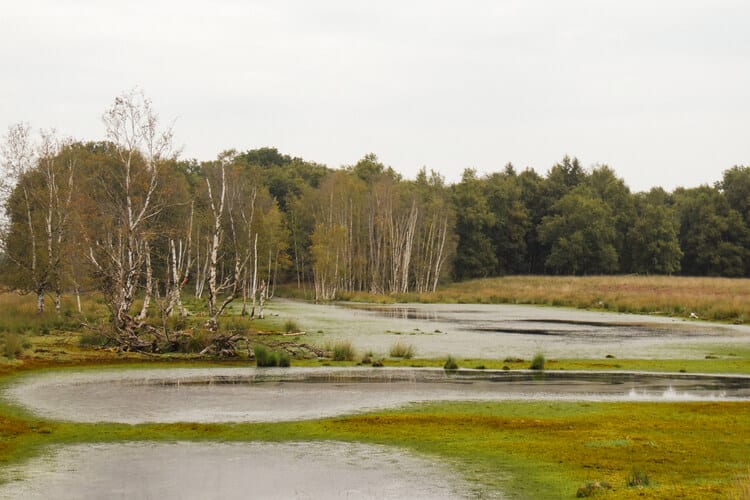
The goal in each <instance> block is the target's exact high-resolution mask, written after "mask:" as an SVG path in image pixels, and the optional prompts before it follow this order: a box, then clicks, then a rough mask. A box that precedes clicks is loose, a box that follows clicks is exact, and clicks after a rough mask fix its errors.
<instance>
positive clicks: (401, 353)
mask: <svg viewBox="0 0 750 500" xmlns="http://www.w3.org/2000/svg"><path fill="white" fill-rule="evenodd" d="M388 354H389V356H390V357H392V358H404V359H411V358H413V357H414V346H413V345H411V344H407V343H406V342H396V343H395V344H393V345H392V346H391V349H390V351H388Z"/></svg>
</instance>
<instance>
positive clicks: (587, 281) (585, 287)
mask: <svg viewBox="0 0 750 500" xmlns="http://www.w3.org/2000/svg"><path fill="white" fill-rule="evenodd" d="M339 298H340V299H341V300H352V301H360V302H374V303H393V302H424V303H438V302H440V303H458V304H462V303H466V304H470V303H471V304H536V305H547V306H559V307H576V308H582V309H598V310H605V311H613V312H627V313H638V314H661V315H666V316H679V317H686V318H687V317H691V314H694V315H696V316H698V317H699V318H700V319H705V320H709V321H726V322H733V323H747V322H750V279H735V278H704V277H698V278H695V277H683V276H638V275H628V276H506V277H502V278H484V279H478V280H471V281H464V282H460V283H452V284H449V285H446V286H443V287H441V288H440V289H439V290H437V291H436V292H432V293H423V294H417V293H407V294H390V295H373V294H368V293H342V294H341V296H340V297H339Z"/></svg>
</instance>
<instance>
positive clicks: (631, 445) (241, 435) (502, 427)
mask: <svg viewBox="0 0 750 500" xmlns="http://www.w3.org/2000/svg"><path fill="white" fill-rule="evenodd" d="M0 437H2V439H1V440H0V465H3V466H7V465H9V464H12V463H18V462H19V461H21V460H23V459H27V458H31V457H33V456H37V455H39V454H40V453H44V449H45V447H47V446H53V445H61V444H74V443H101V442H118V441H179V440H189V441H206V440H210V441H252V440H260V441H285V440H292V441H309V440H339V441H356V442H364V443H376V444H383V445H390V446H396V447H400V448H402V449H407V450H411V451H414V452H418V453H422V454H426V455H428V456H433V457H436V458H439V459H442V460H445V461H447V462H448V463H449V464H451V465H452V466H453V467H454V468H455V469H456V470H457V471H459V472H460V473H462V474H463V475H464V476H465V477H466V478H467V479H469V480H470V481H472V482H474V483H475V484H477V490H478V491H477V492H476V493H477V495H478V496H481V493H482V492H484V493H488V492H492V491H503V492H504V493H505V494H506V495H507V496H508V497H510V498H573V497H575V495H576V492H577V491H578V489H579V488H581V487H583V486H585V485H586V484H587V483H592V484H593V483H599V484H604V483H607V484H608V485H610V486H611V489H610V490H607V492H606V498H635V497H639V498H644V497H645V498H675V497H685V498H727V497H728V496H731V495H732V494H734V493H735V492H737V491H740V490H739V488H740V487H741V485H742V484H743V483H738V482H737V479H736V478H738V477H743V473H744V472H745V471H746V470H747V466H748V457H750V404H747V403H721V404H719V403H658V404H649V403H638V404H632V403H617V404H602V403H568V402H544V403H528V402H503V403H437V404H429V405H415V406H410V407H407V408H404V409H402V410H398V411H388V412H377V413H372V414H366V415H356V416H349V417H342V418H331V419H325V420H320V421H303V422H291V423H274V424H223V425H220V424H152V425H122V424H75V423H67V422H48V421H43V420H39V419H36V418H33V417H31V416H29V415H26V414H24V413H23V412H22V411H19V410H18V409H16V408H13V407H11V406H8V405H0ZM4 469H5V470H6V471H8V468H7V467H5V468H4ZM634 472H637V473H638V474H640V475H642V476H646V477H647V478H648V484H647V485H641V486H640V487H635V486H628V484H627V483H628V478H629V477H631V476H632V475H633V473H634ZM5 474H6V476H5V477H4V479H6V480H8V479H13V477H9V476H7V474H8V473H7V472H6V473H5Z"/></svg>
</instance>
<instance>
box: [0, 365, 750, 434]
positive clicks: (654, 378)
mask: <svg viewBox="0 0 750 500" xmlns="http://www.w3.org/2000/svg"><path fill="white" fill-rule="evenodd" d="M4 395H5V397H6V398H8V399H10V400H12V401H14V402H16V403H18V404H20V405H22V406H25V407H26V408H28V409H30V410H31V411H33V412H34V413H36V414H38V415H40V416H43V417H46V418H50V419H59V420H71V421H78V422H103V421H106V422H121V423H130V424H135V423H141V422H260V421H291V420H301V419H314V418H323V417H330V416H335V415H344V414H351V413H355V412H362V411H369V410H376V409H385V408H394V407H399V406H403V405H406V404H409V403H417V402H429V401H460V400H473V401H502V400H572V401H704V400H717V401H731V400H750V376H722V375H692V374H690V375H688V374H679V373H673V374H663V373H628V372H573V371H547V372H544V373H540V372H531V371H525V370H518V371H502V370H459V371H457V372H446V371H444V370H442V369H432V368H330V367H320V368H287V369H267V368H264V369H258V368H205V369H194V368H175V369H137V370H129V369H118V370H87V371H69V370H64V371H59V372H54V373H45V374H37V375H31V376H26V377H23V378H22V379H20V380H19V381H18V382H17V383H15V384H13V385H12V386H10V387H8V388H7V389H6V390H5V394H4Z"/></svg>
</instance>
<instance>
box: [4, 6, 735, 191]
mask: <svg viewBox="0 0 750 500" xmlns="http://www.w3.org/2000/svg"><path fill="white" fill-rule="evenodd" d="M748 26H750V2H747V1H746V0H648V1H646V0H630V1H627V2H623V1H621V0H619V1H610V0H568V1H565V2H561V1H559V0H474V1H471V0H466V1H446V0H431V1H430V0H413V1H409V0H399V1H395V0H380V1H378V2H372V1H367V2H364V1H359V0H316V1H314V2H311V1H303V0H276V1H273V2H271V1H253V0H215V1H212V2H200V1H196V0H182V1H172V0H149V1H144V0H128V1H127V2H102V1H100V0H2V9H1V13H0V64H1V65H2V73H1V74H0V75H1V76H0V134H2V135H4V134H5V132H6V131H7V129H8V127H9V126H10V125H12V124H14V123H18V122H27V123H29V124H30V125H31V126H32V127H34V128H50V127H53V128H55V129H57V131H58V132H59V133H60V134H61V135H67V136H72V137H74V138H77V139H82V140H99V139H103V138H104V133H105V131H104V125H103V123H102V120H101V116H102V114H103V112H104V110H105V109H107V108H108V107H109V106H110V105H111V103H112V102H113V101H114V98H115V97H116V96H117V95H120V94H122V93H123V92H126V91H128V90H130V89H132V88H134V87H139V88H141V89H142V90H143V91H144V92H145V94H146V95H147V96H148V97H150V98H151V100H152V101H153V106H154V108H155V109H156V110H157V112H158V113H159V115H160V117H161V119H162V123H164V124H166V125H169V124H172V126H173V128H174V133H175V137H176V141H177V143H178V145H179V146H181V147H182V155H181V156H182V157H183V158H197V159H199V160H210V159H214V158H216V156H217V154H218V153H220V152H221V151H223V150H226V149H230V148H236V149H237V150H240V151H244V150H247V149H253V148H258V147H266V146H269V147H276V148H278V149H279V150H280V151H281V152H282V153H285V154H289V155H292V156H299V157H302V158H304V159H306V160H310V161H316V162H319V163H324V164H326V165H328V166H330V167H339V166H343V165H351V164H354V163H356V162H357V161H358V160H359V159H360V158H362V157H363V156H364V155H365V154H367V153H375V154H376V155H378V157H379V158H380V160H381V161H382V162H383V163H385V164H386V165H390V166H392V167H393V168H394V169H395V170H396V171H398V172H400V173H401V174H403V175H404V176H405V177H407V178H413V177H414V175H415V174H416V172H417V171H418V170H419V169H420V168H422V167H426V168H427V169H428V170H430V169H431V170H435V171H437V172H439V173H441V174H442V175H444V176H445V177H446V179H447V180H448V181H450V182H455V181H457V180H459V179H460V176H461V172H462V171H463V170H464V169H465V168H467V167H471V168H475V169H476V170H477V171H478V172H479V173H480V174H484V173H490V172H493V171H497V170H500V169H502V168H503V167H504V165H505V164H507V163H508V162H511V163H513V165H514V166H515V167H516V169H517V170H519V171H520V170H523V169H525V168H527V167H528V168H533V169H535V170H537V171H538V172H539V173H540V174H542V175H545V174H546V172H547V171H548V170H549V168H550V167H551V166H552V165H554V164H555V163H556V162H558V161H560V160H561V159H562V158H563V156H565V155H570V156H576V157H578V158H579V160H580V161H581V163H582V164H583V165H584V166H586V167H593V166H596V165H599V164H607V165H609V166H610V167H612V168H613V169H614V170H615V171H616V173H617V174H618V175H619V176H620V177H622V178H624V179H625V182H626V183H627V184H628V186H630V188H631V189H632V190H633V191H643V190H648V189H650V188H651V187H654V186H661V187H664V188H665V189H667V190H672V189H674V188H675V187H678V186H684V187H693V186H698V185H700V184H704V183H708V184H713V183H714V182H716V181H718V180H720V179H721V175H722V172H723V171H724V170H726V169H728V168H730V167H732V166H733V165H750V30H749V29H748Z"/></svg>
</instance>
